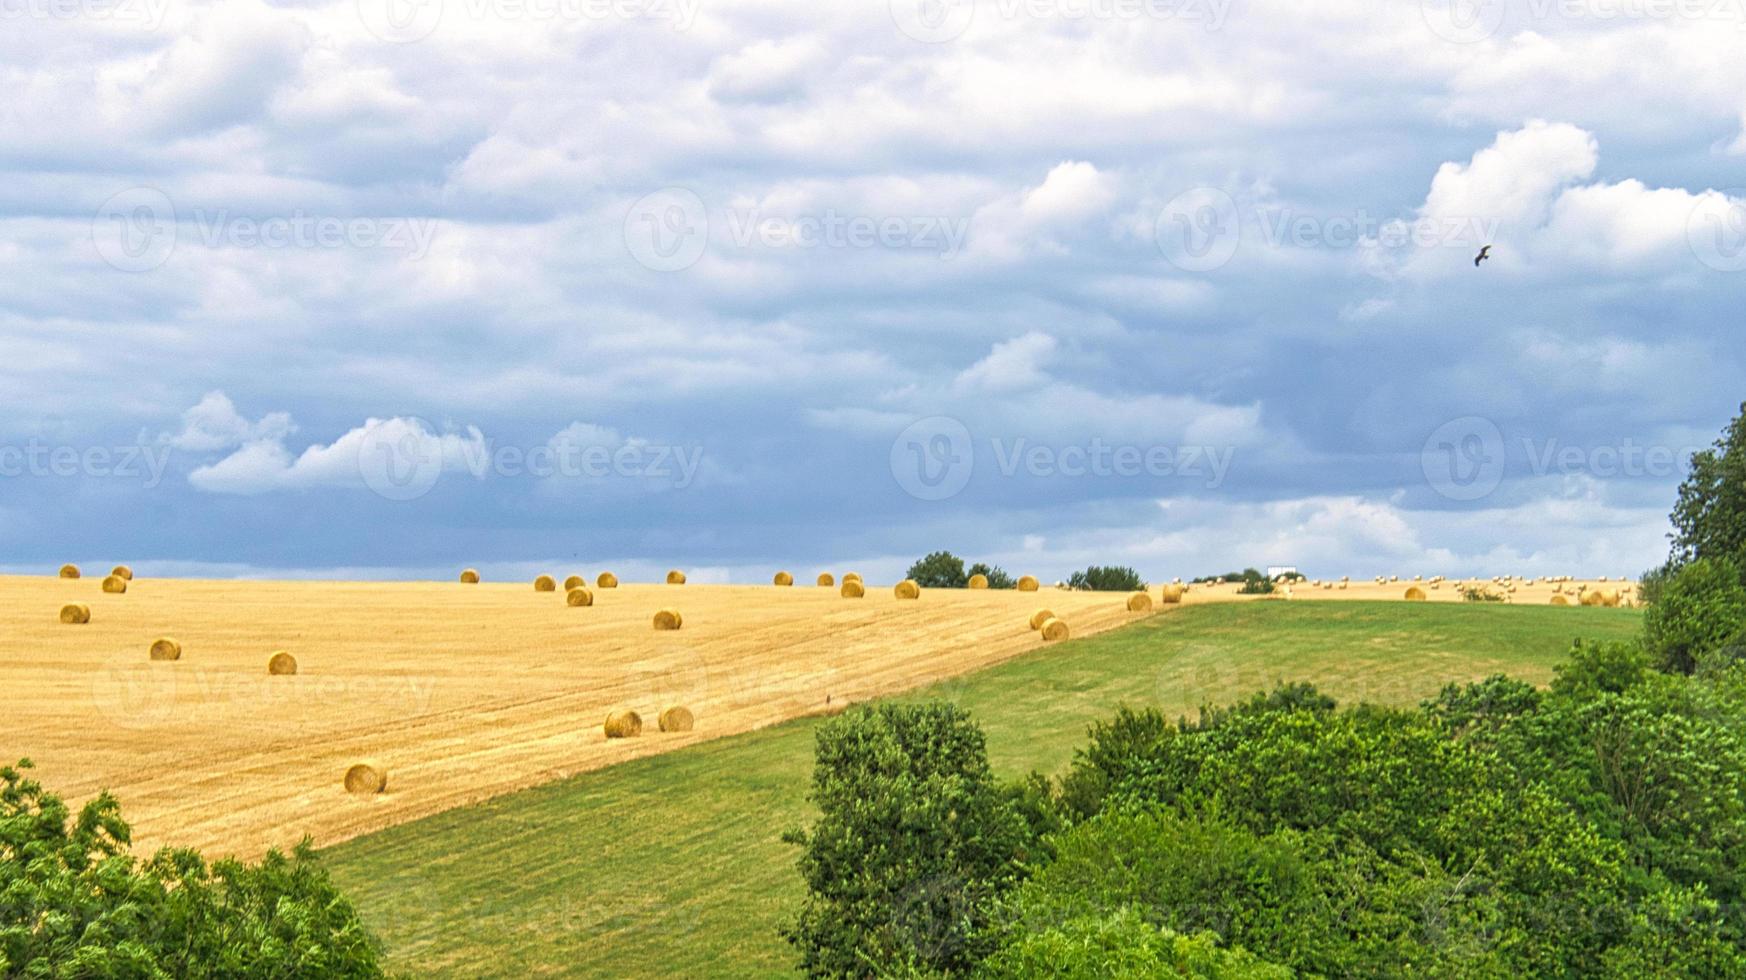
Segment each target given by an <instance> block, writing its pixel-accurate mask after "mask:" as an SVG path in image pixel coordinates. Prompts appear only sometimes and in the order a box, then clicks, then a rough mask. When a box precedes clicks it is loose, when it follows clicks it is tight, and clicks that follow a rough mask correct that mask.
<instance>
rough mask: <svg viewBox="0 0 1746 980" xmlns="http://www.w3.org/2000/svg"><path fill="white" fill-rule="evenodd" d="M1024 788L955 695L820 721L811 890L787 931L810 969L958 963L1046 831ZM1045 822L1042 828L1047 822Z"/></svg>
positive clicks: (955, 968) (941, 967)
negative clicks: (994, 760) (998, 769)
mask: <svg viewBox="0 0 1746 980" xmlns="http://www.w3.org/2000/svg"><path fill="white" fill-rule="evenodd" d="M1026 795H1027V794H1026V793H1025V792H1024V791H1014V790H1012V789H1004V788H1002V787H1001V786H1000V785H998V784H997V783H996V781H995V779H994V776H993V775H992V773H991V772H990V770H989V768H988V756H987V752H986V750H985V748H984V744H983V737H982V730H981V729H980V728H978V727H977V726H976V725H975V724H974V723H973V722H971V721H970V719H969V717H968V716H967V715H966V714H965V713H964V711H963V709H961V708H959V707H958V706H956V705H954V704H951V703H947V702H930V703H926V704H919V705H897V704H880V705H877V706H874V707H871V708H868V707H856V708H851V709H850V710H849V711H848V712H847V713H845V714H844V715H842V716H841V717H839V718H836V719H834V720H832V721H830V722H828V723H826V724H825V725H824V726H823V727H821V728H820V729H819V732H818V747H817V761H816V765H815V767H814V769H813V779H812V792H811V794H810V798H811V799H812V800H813V802H815V803H816V804H818V807H819V811H820V814H819V820H818V822H817V823H816V824H815V825H814V826H813V827H812V829H811V830H810V831H794V832H791V833H789V834H788V835H787V836H786V838H785V839H787V840H788V841H790V842H791V843H796V844H799V845H801V846H802V848H804V850H803V852H802V854H801V856H800V873H801V877H802V878H803V879H804V880H805V882H806V886H807V895H806V899H805V901H804V902H803V903H802V905H801V909H800V912H799V914H798V915H797V916H796V917H795V918H794V919H793V920H792V921H791V922H790V923H789V924H788V925H787V926H785V927H784V929H783V936H784V938H786V939H787V940H788V941H789V943H791V944H792V945H793V946H794V947H795V948H796V949H797V950H798V951H799V952H800V956H801V966H802V968H803V969H804V970H805V971H806V972H807V973H808V974H809V975H812V976H832V977H860V976H870V975H873V974H874V973H880V974H881V975H885V974H886V973H887V972H888V971H891V970H894V969H897V968H900V967H901V968H905V969H908V970H911V971H912V972H923V973H926V972H929V971H932V972H946V973H958V972H962V971H964V970H965V969H967V968H968V967H969V966H970V965H972V964H974V963H975V962H976V961H977V960H978V959H979V958H980V955H979V954H980V950H979V949H978V947H977V946H976V943H975V939H976V936H977V934H978V932H979V930H980V929H981V927H982V925H983V923H984V920H985V912H984V909H985V906H986V903H987V901H988V900H989V899H991V898H993V897H994V896H995V895H998V894H1000V893H1002V892H1004V891H1005V890H1007V889H1008V888H1010V887H1011V886H1012V885H1013V884H1015V883H1016V882H1017V881H1018V880H1019V878H1020V871H1021V867H1022V864H1021V862H1023V861H1024V860H1026V859H1027V858H1029V857H1031V856H1032V853H1031V852H1032V849H1033V847H1034V846H1035V844H1036V839H1035V835H1036V833H1037V832H1038V829H1039V828H1038V827H1037V824H1036V822H1034V821H1033V820H1032V819H1028V818H1027V814H1026V812H1025V811H1026V810H1027V809H1033V810H1034V809H1035V807H1034V805H1026V804H1025V803H1024V798H1025V796H1026ZM1045 829H1046V828H1045Z"/></svg>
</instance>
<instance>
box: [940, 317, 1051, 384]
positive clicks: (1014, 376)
mask: <svg viewBox="0 0 1746 980" xmlns="http://www.w3.org/2000/svg"><path fill="white" fill-rule="evenodd" d="M1055 347H1056V344H1055V338H1053V337H1051V336H1049V335H1048V334H1045V333H1038V332H1036V331H1032V332H1030V333H1027V334H1025V335H1024V336H1022V337H1014V338H1013V339H1011V340H1003V341H1001V342H1000V343H998V344H995V345H994V349H993V350H992V351H989V353H988V356H987V357H984V358H983V359H982V360H980V361H977V362H976V363H975V364H972V365H970V366H969V367H967V368H965V369H964V370H963V371H960V372H958V377H957V378H956V379H955V380H954V381H953V383H952V384H953V387H954V388H956V389H957V390H959V391H1012V390H1014V389H1018V388H1027V387H1030V386H1032V385H1035V384H1037V383H1039V382H1041V381H1044V380H1046V379H1047V378H1048V370H1047V368H1048V361H1049V356H1050V355H1051V354H1053V353H1055Z"/></svg>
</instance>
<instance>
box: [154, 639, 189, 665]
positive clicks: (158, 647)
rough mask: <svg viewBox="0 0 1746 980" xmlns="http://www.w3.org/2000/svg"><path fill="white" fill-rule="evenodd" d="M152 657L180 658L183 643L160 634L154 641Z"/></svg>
mask: <svg viewBox="0 0 1746 980" xmlns="http://www.w3.org/2000/svg"><path fill="white" fill-rule="evenodd" d="M151 657H152V659H153V660H180V659H182V644H180V643H177V642H176V641H175V640H172V639H170V638H169V637H167V636H160V637H158V638H157V639H155V640H153V641H152V649H151Z"/></svg>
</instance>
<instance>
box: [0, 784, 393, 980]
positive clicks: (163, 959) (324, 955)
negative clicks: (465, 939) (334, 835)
mask: <svg viewBox="0 0 1746 980" xmlns="http://www.w3.org/2000/svg"><path fill="white" fill-rule="evenodd" d="M29 768H30V762H29V761H28V760H24V761H21V762H20V763H19V764H18V765H17V766H16V767H14V766H6V767H4V768H0V781H3V788H0V976H8V977H11V976H23V977H106V978H107V977H114V978H120V977H165V978H168V977H294V976H319V977H375V976H380V975H381V969H380V966H379V963H378V957H379V951H378V948H377V944H376V941H375V940H374V939H373V938H372V937H371V936H370V934H369V933H368V932H367V931H366V930H365V928H364V925H363V922H362V920H360V919H359V917H358V914H357V911H356V910H355V909H354V908H353V907H352V905H351V903H350V902H348V901H347V900H346V899H345V897H344V896H343V895H341V894H339V892H338V891H337V890H335V888H334V887H333V885H332V883H331V882H329V880H328V877H327V873H326V872H325V871H324V870H322V869H321V867H320V866H319V865H318V864H317V863H316V861H315V857H314V854H313V852H312V851H311V850H310V848H309V845H308V842H307V841H305V842H304V843H303V844H300V845H299V846H298V847H297V848H296V849H295V850H293V851H292V853H291V855H290V856H289V857H287V856H285V855H283V854H281V853H279V852H278V851H269V852H268V853H267V856H266V857H264V858H263V859H262V860H261V862H260V863H259V864H244V863H242V862H240V861H236V860H233V859H225V860H220V861H217V862H214V863H212V864H208V863H207V862H206V861H205V860H204V859H203V858H201V857H200V855H199V854H197V853H196V852H194V851H190V850H171V849H165V850H161V851H159V852H158V853H157V854H155V855H153V856H152V857H151V858H149V859H147V860H145V861H139V860H136V859H135V858H134V857H133V856H132V855H130V854H129V853H128V850H127V845H128V842H129V841H130V839H131V834H130V831H129V828H128V825H127V823H126V821H124V820H123V819H122V817H121V810H120V806H119V805H118V804H117V803H116V801H115V799H114V798H113V797H111V796H109V795H108V794H103V795H101V796H98V797H97V798H96V799H94V800H92V801H90V802H88V803H86V804H85V805H84V806H83V807H82V808H80V810H79V813H78V815H77V816H74V815H73V814H72V813H71V812H70V811H69V810H68V808H67V806H66V804H65V803H64V802H62V801H61V799H60V798H59V797H58V796H55V795H54V794H52V793H49V792H46V791H45V790H44V789H43V788H42V786H41V784H39V783H37V782H36V781H34V780H31V779H28V778H26V775H25V773H26V771H27V770H28V769H29Z"/></svg>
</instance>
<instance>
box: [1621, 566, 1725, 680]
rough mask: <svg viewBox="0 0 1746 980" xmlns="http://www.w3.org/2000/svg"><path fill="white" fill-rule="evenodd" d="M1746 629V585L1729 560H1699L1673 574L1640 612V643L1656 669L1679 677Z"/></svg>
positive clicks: (1690, 671) (1695, 667)
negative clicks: (1652, 602)
mask: <svg viewBox="0 0 1746 980" xmlns="http://www.w3.org/2000/svg"><path fill="white" fill-rule="evenodd" d="M1743 626H1746V586H1742V585H1741V584H1740V571H1739V569H1737V568H1736V567H1735V566H1734V564H1733V563H1732V562H1730V561H1725V560H1722V559H1716V558H1699V559H1696V560H1694V561H1691V562H1688V563H1687V564H1685V565H1682V566H1680V567H1679V568H1678V569H1676V570H1675V571H1673V572H1672V573H1671V574H1670V575H1669V576H1668V577H1667V580H1666V581H1665V582H1664V583H1663V584H1662V586H1661V595H1660V598H1659V601H1657V602H1656V603H1655V604H1654V605H1652V606H1650V607H1649V608H1648V609H1647V610H1646V611H1645V612H1644V614H1643V644H1644V646H1645V648H1647V649H1648V651H1649V655H1650V656H1651V657H1652V658H1653V659H1654V661H1655V663H1656V665H1657V666H1658V667H1660V668H1661V669H1662V670H1667V671H1675V672H1678V673H1682V674H1689V673H1692V672H1693V671H1694V670H1696V669H1697V665H1698V661H1699V660H1700V659H1703V658H1705V657H1708V656H1709V655H1711V654H1713V653H1715V652H1716V651H1718V650H1720V649H1722V648H1723V647H1725V646H1726V645H1727V644H1728V643H1729V642H1730V641H1731V640H1733V639H1734V638H1735V637H1736V635H1737V634H1738V633H1739V632H1740V630H1741V628H1742V627H1743Z"/></svg>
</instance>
